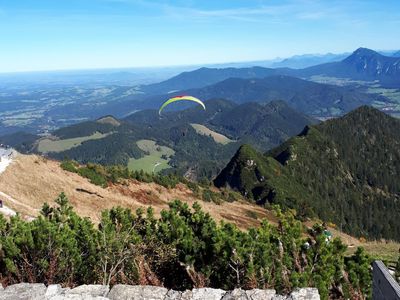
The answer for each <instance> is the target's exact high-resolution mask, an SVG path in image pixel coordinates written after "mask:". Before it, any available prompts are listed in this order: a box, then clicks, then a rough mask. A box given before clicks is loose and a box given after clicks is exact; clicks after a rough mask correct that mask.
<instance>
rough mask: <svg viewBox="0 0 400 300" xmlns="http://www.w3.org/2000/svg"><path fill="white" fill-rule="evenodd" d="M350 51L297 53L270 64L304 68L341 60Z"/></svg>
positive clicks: (273, 66)
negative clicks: (338, 52)
mask: <svg viewBox="0 0 400 300" xmlns="http://www.w3.org/2000/svg"><path fill="white" fill-rule="evenodd" d="M349 54H350V53H347V52H346V53H340V54H333V53H327V54H303V55H295V56H292V57H289V58H285V59H284V60H282V61H279V62H275V63H272V64H270V65H269V67H271V68H292V69H303V68H307V67H311V66H315V65H320V64H324V63H329V62H335V61H341V60H343V59H345V58H346V57H347V56H349Z"/></svg>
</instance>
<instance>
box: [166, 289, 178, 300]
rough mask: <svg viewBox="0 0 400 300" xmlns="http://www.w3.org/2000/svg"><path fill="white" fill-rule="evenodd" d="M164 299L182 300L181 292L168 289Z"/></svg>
mask: <svg viewBox="0 0 400 300" xmlns="http://www.w3.org/2000/svg"><path fill="white" fill-rule="evenodd" d="M164 300H182V292H179V291H174V290H169V291H168V293H167V295H166V296H165V298H164Z"/></svg>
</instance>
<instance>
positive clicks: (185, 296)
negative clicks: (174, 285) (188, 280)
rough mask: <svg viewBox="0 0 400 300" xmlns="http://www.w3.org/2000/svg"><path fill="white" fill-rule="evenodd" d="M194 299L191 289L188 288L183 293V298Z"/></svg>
mask: <svg viewBox="0 0 400 300" xmlns="http://www.w3.org/2000/svg"><path fill="white" fill-rule="evenodd" d="M192 299H193V293H192V291H190V290H186V291H184V292H183V293H182V298H181V300H192Z"/></svg>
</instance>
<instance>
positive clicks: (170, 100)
mask: <svg viewBox="0 0 400 300" xmlns="http://www.w3.org/2000/svg"><path fill="white" fill-rule="evenodd" d="M183 100H186V101H193V102H196V103H198V104H200V105H201V106H202V107H203V108H204V110H206V106H205V105H204V103H203V102H202V101H201V100H200V99H197V98H196V97H193V96H185V95H184V96H175V97H172V98H170V99H168V100H167V101H165V102H164V103H163V105H161V107H160V109H159V111H158V114H159V115H161V111H162V110H163V109H164V108H165V107H166V106H167V105H169V104H171V103H173V102H176V101H183Z"/></svg>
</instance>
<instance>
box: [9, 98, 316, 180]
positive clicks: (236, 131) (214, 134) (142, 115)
mask: <svg viewBox="0 0 400 300" xmlns="http://www.w3.org/2000/svg"><path fill="white" fill-rule="evenodd" d="M205 103H206V107H207V109H206V110H205V111H204V110H203V109H201V108H200V107H197V106H195V107H191V108H188V109H185V110H182V111H172V112H168V111H166V112H163V114H162V116H161V117H160V116H159V115H158V112H157V111H156V110H144V111H140V112H137V113H134V114H132V115H130V116H129V117H127V118H125V119H121V120H116V119H115V118H112V117H110V116H108V117H106V118H101V119H99V120H96V121H86V122H83V123H78V124H75V125H72V126H68V127H64V128H61V129H58V130H56V131H54V132H53V133H52V136H51V137H45V138H40V139H38V140H35V139H33V140H32V139H31V140H29V143H28V145H27V146H24V147H22V142H21V141H20V140H19V139H18V138H17V137H14V140H15V143H14V144H15V146H16V147H17V148H18V149H21V151H22V150H23V149H24V148H29V149H31V148H32V147H34V148H35V149H36V151H37V152H39V153H44V154H45V155H47V156H50V157H52V158H56V159H60V160H62V159H65V158H70V159H74V160H77V161H78V162H80V163H89V162H92V163H100V164H104V165H115V164H121V165H125V166H126V165H128V163H129V161H130V159H140V158H144V157H148V155H150V153H148V152H147V151H144V150H143V149H140V147H138V144H137V143H138V142H139V141H143V140H147V141H154V142H156V143H157V145H158V146H160V147H169V148H170V149H172V150H173V151H174V154H173V155H172V156H171V157H170V160H169V162H168V164H169V166H170V167H171V168H170V169H169V170H168V172H178V173H179V174H181V175H183V174H185V173H186V172H188V171H189V172H190V174H191V176H193V177H191V178H192V179H199V178H202V177H207V178H208V179H210V178H212V177H214V176H215V175H217V174H218V173H219V172H220V170H222V168H223V167H224V166H225V165H226V163H227V162H228V161H229V159H230V158H231V157H232V155H233V154H234V153H235V151H236V150H237V149H238V148H239V146H240V145H241V144H243V143H249V144H251V145H253V146H254V147H255V148H256V149H259V150H260V151H266V150H268V149H271V148H272V147H276V146H277V145H279V144H281V143H282V142H284V141H285V140H287V139H288V138H289V137H291V136H294V135H296V134H298V133H299V132H300V131H301V130H302V128H304V126H306V125H308V124H315V123H316V122H317V121H316V120H315V119H313V118H310V117H308V116H306V115H304V114H302V113H299V112H297V111H295V110H294V109H292V108H290V107H289V106H288V105H287V104H286V103H284V102H282V101H272V102H269V103H267V104H261V103H244V104H241V105H238V104H236V103H234V102H232V101H227V100H224V99H214V100H210V101H206V102H205ZM221 138H223V139H222V140H221ZM8 141H10V140H8ZM46 144H49V145H50V147H49V146H47V147H45V146H46ZM54 144H57V145H58V146H57V147H58V148H54V147H53V145H54ZM29 145H30V147H28V146H29ZM43 145H44V146H43ZM65 145H68V147H64V146H65ZM158 161H160V160H158Z"/></svg>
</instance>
